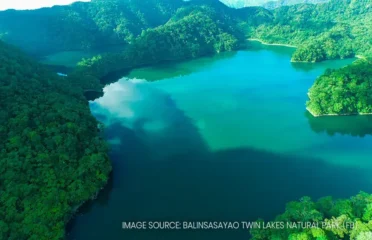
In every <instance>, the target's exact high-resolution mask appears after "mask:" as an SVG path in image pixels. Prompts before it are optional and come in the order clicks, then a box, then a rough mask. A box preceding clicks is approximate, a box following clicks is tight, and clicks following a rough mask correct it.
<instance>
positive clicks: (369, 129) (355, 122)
mask: <svg viewBox="0 0 372 240" xmlns="http://www.w3.org/2000/svg"><path fill="white" fill-rule="evenodd" d="M305 116H306V118H307V119H308V122H309V125H310V128H311V129H312V130H313V131H314V132H316V133H323V132H325V133H327V134H328V135H329V136H334V135H335V134H341V135H351V136H359V137H365V136H367V135H372V116H367V115H364V116H325V117H314V116H312V115H311V114H310V113H309V112H307V111H306V112H305Z"/></svg>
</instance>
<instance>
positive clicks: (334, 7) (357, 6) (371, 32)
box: [252, 0, 372, 62]
mask: <svg viewBox="0 0 372 240" xmlns="http://www.w3.org/2000/svg"><path fill="white" fill-rule="evenodd" d="M272 14H273V16H274V18H272V21H271V22H266V23H263V24H262V25H260V26H259V27H258V28H256V29H254V30H253V31H252V35H253V36H254V37H255V38H260V39H262V40H264V41H265V42H268V43H285V44H292V45H295V46H297V47H298V49H297V50H296V52H295V53H294V55H293V58H292V60H293V61H305V62H319V61H323V60H327V59H339V58H346V57H351V56H355V55H363V56H370V55H371V54H372V52H371V51H372V5H371V1H370V0H359V1H351V0H332V1H330V2H329V3H325V4H319V5H311V4H300V5H294V6H290V7H282V8H278V9H275V10H274V11H273V12H272Z"/></svg>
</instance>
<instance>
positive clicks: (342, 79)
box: [307, 59, 372, 116]
mask: <svg viewBox="0 0 372 240" xmlns="http://www.w3.org/2000/svg"><path fill="white" fill-rule="evenodd" d="M309 98H310V100H309V101H308V102H307V108H308V110H309V111H310V112H311V113H312V114H313V115H315V116H321V115H342V114H346V115H349V114H370V113H372V62H371V61H369V60H366V59H364V60H358V61H356V62H355V63H353V64H352V65H349V66H347V67H344V68H341V69H338V70H327V71H326V72H325V73H324V74H323V75H322V76H320V77H319V78H318V79H317V80H316V81H315V83H314V85H313V86H312V87H311V89H310V90H309Z"/></svg>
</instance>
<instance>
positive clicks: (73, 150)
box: [0, 41, 111, 240]
mask: <svg viewBox="0 0 372 240" xmlns="http://www.w3.org/2000/svg"><path fill="white" fill-rule="evenodd" d="M0 96H1V101H0V123H1V124H0V166H1V168H0V239H17V240H22V239H24V240H26V239H27V240H33V239H35V240H42V239H45V240H51V239H62V238H64V235H65V223H66V222H67V221H68V220H69V218H70V217H71V215H72V214H73V212H74V211H75V210H76V208H77V207H78V206H79V205H81V204H82V203H83V202H84V201H86V200H88V199H90V198H92V197H93V196H94V195H95V194H96V193H97V192H98V191H99V190H100V189H101V188H102V187H103V186H104V185H105V183H106V181H107V179H108V174H109V172H110V170H111V164H110V161H109V159H108V156H107V146H106V144H105V142H104V141H103V139H102V138H101V137H100V133H99V129H98V122H97V121H96V120H95V118H94V117H93V116H92V115H91V113H90V110H89V107H88V104H87V101H86V99H85V98H84V96H83V95H82V91H81V88H78V87H72V84H71V83H70V81H69V79H68V78H63V77H59V76H57V75H56V74H54V73H51V72H49V71H48V70H47V69H46V68H45V67H44V66H42V65H40V64H38V63H35V62H34V61H33V60H31V59H30V58H28V57H26V56H24V55H23V54H22V53H21V52H20V51H18V50H17V49H15V48H13V47H10V46H8V45H6V44H4V43H3V42H1V41H0Z"/></svg>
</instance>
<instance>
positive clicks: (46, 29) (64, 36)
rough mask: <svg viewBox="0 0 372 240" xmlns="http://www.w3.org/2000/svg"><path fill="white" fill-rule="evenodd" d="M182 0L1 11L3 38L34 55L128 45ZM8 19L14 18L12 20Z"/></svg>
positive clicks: (100, 1)
mask: <svg viewBox="0 0 372 240" xmlns="http://www.w3.org/2000/svg"><path fill="white" fill-rule="evenodd" d="M181 4H183V1H182V0H161V1H158V0H141V1H137V0H112V1H106V0H93V1H91V2H89V3H84V2H76V3H74V4H72V5H69V6H55V7H53V8H43V9H38V10H32V11H14V10H8V11H3V12H1V13H0V39H3V40H4V41H6V42H9V43H12V44H14V45H16V46H18V47H20V48H22V49H23V50H25V51H27V52H28V53H31V54H37V55H40V54H49V53H52V52H57V51H66V50H79V49H91V48H100V47H104V46H108V45H117V44H128V43H130V42H131V41H132V40H133V39H134V38H135V37H137V36H138V35H140V34H141V32H142V30H146V29H148V28H154V27H157V26H160V25H162V24H164V23H166V22H167V21H168V20H169V19H170V17H171V16H172V15H173V14H174V13H175V11H176V9H177V8H178V7H179V6H181ZM8 19H12V21H9V20H8Z"/></svg>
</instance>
